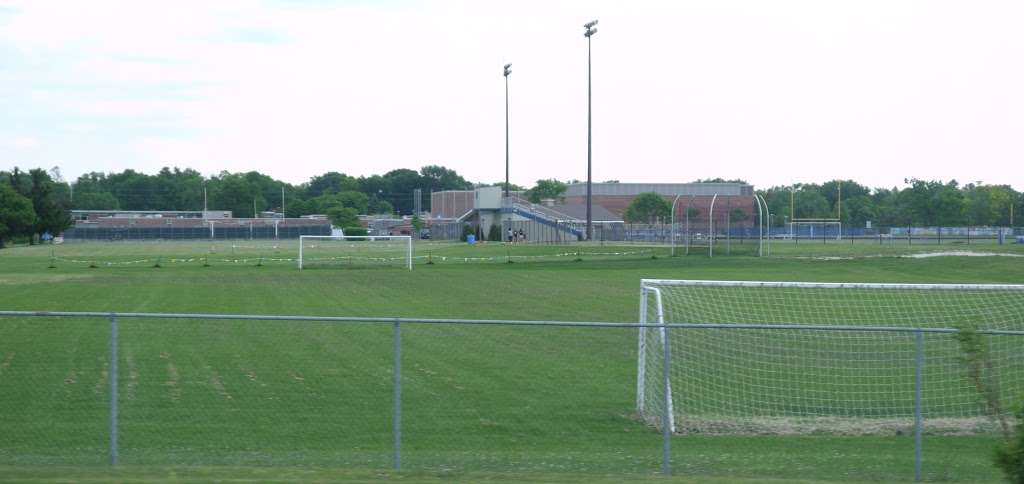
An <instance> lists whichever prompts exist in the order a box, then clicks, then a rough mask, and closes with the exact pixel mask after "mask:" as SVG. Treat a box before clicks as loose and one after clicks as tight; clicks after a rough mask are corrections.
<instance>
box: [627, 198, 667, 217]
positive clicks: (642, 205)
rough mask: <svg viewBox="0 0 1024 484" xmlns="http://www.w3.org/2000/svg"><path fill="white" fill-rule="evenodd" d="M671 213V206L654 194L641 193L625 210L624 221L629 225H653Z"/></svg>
mask: <svg viewBox="0 0 1024 484" xmlns="http://www.w3.org/2000/svg"><path fill="white" fill-rule="evenodd" d="M671 212H672V204H671V203H669V202H668V201H667V200H665V198H664V197H662V196H661V195H658V194H657V193H654V192H647V193H641V194H639V195H637V196H636V198H634V199H633V201H632V202H631V203H630V204H629V207H627V208H626V213H625V219H626V221H627V222H630V223H648V224H653V223H656V222H657V221H658V220H663V219H667V218H668V217H669V215H670V214H671Z"/></svg>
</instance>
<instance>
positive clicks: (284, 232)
mask: <svg viewBox="0 0 1024 484" xmlns="http://www.w3.org/2000/svg"><path fill="white" fill-rule="evenodd" d="M302 235H331V226H330V225H328V224H323V225H290V226H289V225H280V226H275V225H262V224H260V225H257V224H245V225H228V224H223V223H218V224H211V225H210V226H207V227H73V228H70V229H68V230H67V231H65V232H64V240H76V241H77V240H216V239H234V240H253V239H298V238H299V236H302Z"/></svg>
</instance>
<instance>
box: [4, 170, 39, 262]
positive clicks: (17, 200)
mask: <svg viewBox="0 0 1024 484" xmlns="http://www.w3.org/2000/svg"><path fill="white" fill-rule="evenodd" d="M35 221H36V213H35V210H33V209H32V200H30V199H29V198H28V197H26V196H24V195H22V194H20V193H18V191H17V190H15V189H14V188H13V187H12V186H11V185H10V183H8V182H6V181H0V249H2V248H3V247H4V241H5V240H9V239H10V238H11V237H17V236H22V235H29V234H30V233H31V231H32V225H33V224H34V223H35Z"/></svg>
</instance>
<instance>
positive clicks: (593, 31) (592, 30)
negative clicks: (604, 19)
mask: <svg viewBox="0 0 1024 484" xmlns="http://www.w3.org/2000/svg"><path fill="white" fill-rule="evenodd" d="M595 25H597V20H593V21H590V22H587V23H586V24H584V25H583V28H585V29H587V31H586V32H584V33H583V36H584V37H586V38H587V240H591V239H592V238H593V236H594V231H593V227H591V225H592V224H593V216H592V215H591V206H592V203H593V201H592V192H591V187H590V185H591V183H592V177H591V151H592V150H591V147H590V144H591V135H590V117H591V116H590V38H591V37H593V36H594V34H596V33H597V29H596V28H594V26H595Z"/></svg>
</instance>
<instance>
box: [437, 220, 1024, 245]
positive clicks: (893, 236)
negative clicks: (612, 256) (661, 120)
mask: <svg viewBox="0 0 1024 484" xmlns="http://www.w3.org/2000/svg"><path fill="white" fill-rule="evenodd" d="M560 224H564V228H562V227H559V226H552V225H547V224H541V223H538V222H534V221H521V220H516V221H513V222H512V223H511V226H512V229H513V230H516V231H518V230H520V229H522V230H523V231H524V232H525V234H526V241H527V242H540V243H556V244H557V243H567V242H575V241H576V240H577V239H576V237H573V236H571V234H570V233H569V228H572V229H581V228H583V227H584V226H583V225H581V224H579V223H577V222H560ZM464 227H469V230H470V233H474V234H477V232H476V227H475V226H474V225H471V224H469V223H466V224H459V223H454V222H447V223H435V224H433V225H431V227H430V232H431V238H433V239H435V240H460V239H462V237H463V230H464ZM593 227H594V232H593V233H594V241H595V242H598V241H603V242H649V243H664V244H670V243H672V233H673V229H674V231H675V239H676V243H677V244H680V243H682V242H681V241H684V240H689V241H691V242H695V243H701V241H704V240H707V239H710V238H711V235H712V232H714V239H715V241H716V242H718V243H724V242H725V241H726V239H728V238H732V239H736V240H737V241H740V242H742V241H748V240H756V239H757V238H758V236H759V231H760V230H761V229H760V228H758V227H757V226H756V225H755V226H744V227H727V226H726V224H724V223H716V225H715V226H714V227H713V228H712V227H709V226H708V224H707V221H704V222H703V223H697V222H690V223H689V224H684V223H678V224H676V225H675V227H674V228H673V226H672V224H631V223H622V222H597V223H594V224H593ZM507 228H508V223H507V222H506V224H505V229H506V230H507ZM763 231H764V232H763V236H764V237H766V238H770V239H773V240H793V241H797V242H799V241H802V240H805V239H819V240H820V239H842V240H847V241H849V242H853V241H866V240H869V241H875V242H877V241H881V242H882V243H885V242H896V241H897V239H898V241H902V242H907V241H908V239H909V241H910V242H911V243H913V242H915V241H920V242H930V243H945V242H947V241H948V242H949V243H957V242H966V243H969V242H973V241H976V240H977V241H982V240H990V241H999V240H1000V238H1002V239H1003V240H1004V241H1005V242H1008V243H1012V242H1015V241H1016V238H1017V237H1024V227H872V228H865V227H846V226H844V227H842V229H840V228H839V227H838V226H837V225H835V224H818V225H815V224H802V225H797V226H793V227H792V228H791V227H790V226H788V225H787V226H785V227H781V226H779V227H767V226H766V227H764V228H763ZM480 235H482V238H484V239H486V237H487V235H488V234H487V233H482V234H480ZM503 237H504V234H503ZM479 238H480V237H478V239H479Z"/></svg>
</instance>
